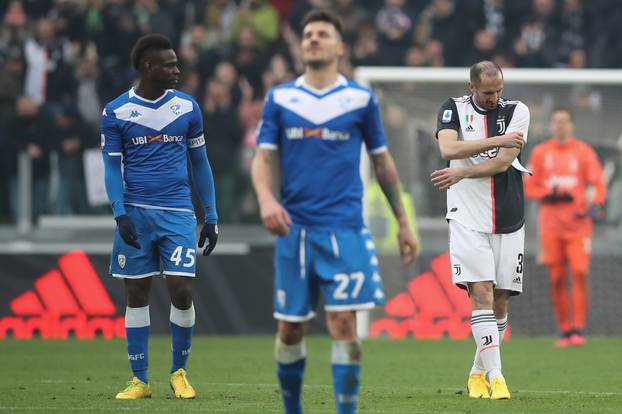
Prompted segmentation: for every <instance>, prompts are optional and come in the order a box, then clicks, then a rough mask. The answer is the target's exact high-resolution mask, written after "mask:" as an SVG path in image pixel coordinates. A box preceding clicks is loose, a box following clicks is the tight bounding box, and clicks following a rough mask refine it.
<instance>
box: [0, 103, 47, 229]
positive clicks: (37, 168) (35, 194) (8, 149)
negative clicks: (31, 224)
mask: <svg viewBox="0 0 622 414" xmlns="http://www.w3.org/2000/svg"><path fill="white" fill-rule="evenodd" d="M50 131H52V125H51V121H50V118H49V116H48V115H47V114H46V113H45V112H44V111H43V108H42V107H41V106H39V105H37V102H36V101H35V100H34V99H33V98H32V97H30V96H25V95H24V96H20V97H19V98H17V102H16V105H15V109H14V111H13V112H12V114H11V115H9V119H8V121H7V125H6V145H5V148H4V151H3V153H4V155H5V156H6V162H7V166H6V167H7V172H8V174H9V180H10V184H9V185H10V187H11V192H10V193H11V194H14V195H15V196H13V197H11V198H10V200H11V206H10V207H11V213H12V217H13V219H15V217H16V216H17V209H18V205H17V197H16V195H17V193H18V191H17V188H18V187H17V156H18V153H19V152H22V151H24V152H25V153H26V155H27V156H28V158H29V159H30V161H31V163H32V213H33V216H34V218H36V217H38V216H40V215H41V214H44V213H48V212H49V208H48V206H49V197H50V194H49V187H50V185H49V181H50V149H51V148H50V146H51V145H50V144H51V140H50V135H49V133H50Z"/></svg>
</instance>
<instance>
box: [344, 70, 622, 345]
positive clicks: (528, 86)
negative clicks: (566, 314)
mask: <svg viewBox="0 0 622 414" xmlns="http://www.w3.org/2000/svg"><path fill="white" fill-rule="evenodd" d="M503 74H504V92H503V96H504V97H507V98H508V99H518V100H521V101H523V102H524V103H525V104H526V105H527V106H528V107H529V109H530V112H531V124H530V128H529V136H528V143H527V145H526V147H525V149H524V150H523V151H522V154H521V157H522V160H523V162H524V164H526V163H527V161H528V158H529V154H530V151H531V149H532V148H533V147H534V146H535V145H536V144H537V143H539V142H542V141H543V140H545V139H547V138H548V137H549V132H548V125H549V115H550V113H551V111H552V110H553V109H555V108H557V107H565V108H568V109H570V110H571V111H572V112H573V114H574V118H575V135H576V136H578V137H580V138H581V139H583V140H585V141H587V142H588V143H590V144H591V145H592V146H593V147H594V148H595V149H596V151H597V153H598V155H599V156H600V158H601V161H602V162H603V164H604V166H605V171H606V179H607V181H608V187H609V199H608V202H607V216H606V220H605V223H603V224H599V225H598V226H597V228H596V233H595V237H594V243H593V247H594V255H595V256H597V257H598V261H599V265H598V266H596V268H594V266H593V269H592V273H593V276H594V277H592V280H594V279H596V278H599V283H601V284H602V287H603V289H604V291H603V292H599V294H602V295H604V296H603V297H602V298H601V299H602V300H603V301H605V302H606V303H609V302H610V301H611V300H614V298H613V297H609V296H612V295H613V293H611V294H609V296H607V290H608V289H611V291H613V290H616V288H615V287H614V285H613V283H614V278H613V274H615V273H616V271H615V270H614V269H616V268H617V266H619V265H621V262H622V258H621V256H622V255H621V254H620V251H619V249H617V248H615V247H614V246H620V243H621V242H622V238H621V236H620V233H621V232H620V230H622V122H621V120H622V117H621V115H620V114H622V70H610V69H584V70H583V69H518V68H508V69H504V70H503ZM355 80H356V81H357V82H359V83H361V84H362V85H365V86H368V87H370V88H372V89H373V91H374V93H375V94H376V96H377V98H378V100H379V103H380V106H381V110H382V118H383V124H384V127H385V130H386V132H387V137H388V139H389V147H390V149H391V152H392V154H393V157H394V158H395V161H396V165H397V167H398V171H399V173H400V178H401V181H402V183H403V185H404V189H405V190H406V192H407V193H408V194H409V195H410V196H411V197H412V200H413V202H414V204H415V205H416V211H417V223H418V227H419V229H420V230H421V232H422V246H423V252H422V255H421V257H420V258H419V259H418V265H419V266H421V268H417V269H418V270H416V272H421V271H425V269H426V268H425V266H427V264H426V263H424V262H425V261H426V260H428V261H429V259H430V258H431V257H434V255H437V254H440V253H442V252H443V249H445V250H446V248H447V230H446V223H445V221H444V216H445V208H446V207H445V205H446V202H445V194H444V193H442V192H439V191H437V190H436V189H435V188H434V187H433V186H432V185H431V183H430V180H429V175H430V173H431V172H432V171H433V170H435V169H438V168H442V167H443V166H445V162H444V161H443V160H442V159H441V157H440V155H439V153H438V148H437V143H436V140H435V136H434V134H435V128H436V117H437V113H438V110H439V108H440V106H441V105H442V103H443V102H444V101H445V100H446V99H447V98H449V97H458V96H462V95H467V94H469V91H468V89H467V82H468V80H469V68H407V67H359V68H357V69H356V72H355ZM372 175H373V174H371V172H370V168H369V163H368V161H366V162H365V163H364V167H363V169H362V176H363V181H364V182H365V183H366V184H367V183H368V182H369V180H370V177H371V176H372ZM536 211H537V206H536V205H535V204H533V203H530V202H528V203H527V205H526V216H527V217H526V218H527V238H526V254H527V255H529V256H530V257H531V270H532V271H533V272H541V273H542V275H538V276H537V277H538V278H539V279H541V280H538V284H537V286H535V287H534V285H533V284H532V288H533V289H536V290H540V291H538V292H535V293H534V294H535V296H534V298H533V300H532V302H533V301H536V302H537V303H538V306H537V307H535V308H534V309H536V308H538V309H539V310H541V311H544V308H543V307H544V306H546V307H547V308H546V311H547V313H551V312H552V309H551V308H550V302H549V298H548V295H549V293H548V285H547V283H548V278H547V277H546V273H545V272H544V270H543V269H541V268H540V267H539V266H536V253H537V252H536V250H537V238H536V234H537V231H536V227H535V226H536ZM365 215H366V219H367V222H368V224H371V225H370V227H371V230H372V233H374V236H375V237H377V231H376V229H374V226H373V223H370V221H369V216H368V210H367V209H365ZM397 254H398V252H397V250H395V252H381V253H380V256H381V263H382V264H383V269H382V270H383V276H384V282H385V288H386V290H387V299H390V298H391V296H392V295H394V294H395V293H396V292H399V291H400V289H402V291H403V290H404V285H405V284H406V282H408V280H410V278H411V277H414V276H415V274H408V275H404V271H403V269H400V268H399V267H398V266H392V265H389V266H388V267H387V266H385V263H383V262H386V260H384V261H383V256H384V258H385V259H386V256H392V255H393V256H394V255H397ZM389 262H392V263H395V262H396V261H395V260H393V261H391V260H389ZM422 262H423V263H422ZM600 272H603V274H602V275H600V274H598V273H600ZM609 272H610V273H611V274H608V275H605V274H604V273H609ZM601 276H602V277H601ZM593 288H594V287H593ZM593 291H594V289H593ZM529 294H531V293H529ZM524 296H525V297H526V298H528V295H524ZM617 300H619V298H618V299H617ZM521 303H522V302H521ZM532 304H533V303H532ZM599 306H600V308H599ZM606 306H609V305H607V304H604V305H603V304H597V303H595V302H593V307H596V310H594V309H593V310H592V316H594V311H596V312H597V313H600V312H602V313H603V315H604V313H605V312H604V311H603V310H602V309H605V307H606ZM599 309H600V310H599ZM607 309H608V308H607ZM379 313H382V310H379V311H372V312H371V313H369V312H359V314H358V315H357V320H358V333H359V336H361V337H366V336H367V335H368V334H369V331H368V328H369V325H370V320H371V319H373V318H374V315H378V314H379ZM527 313H529V312H527ZM370 315H371V316H370ZM603 315H601V316H602V318H600V319H597V320H596V321H595V322H594V325H595V327H596V330H597V331H598V329H600V331H599V332H601V331H602V332H604V331H605V330H606V327H605V325H606V323H608V322H611V321H610V320H608V319H607V318H606V317H604V316H603ZM545 319H546V318H545ZM534 320H535V322H536V323H540V322H539V321H538V320H537V318H534V319H533V320H532V322H533V321H534ZM523 323H524V324H523ZM514 326H515V327H517V328H518V332H519V333H520V332H525V333H532V334H539V333H543V334H544V333H546V334H552V333H553V332H554V331H551V330H552V329H554V326H555V325H554V321H553V319H552V316H550V317H549V320H545V321H541V323H540V326H537V327H536V328H534V329H531V330H529V331H528V330H527V328H525V330H524V331H521V329H522V326H525V327H527V326H528V323H527V321H521V320H518V321H516V320H515V321H514ZM601 328H602V329H601Z"/></svg>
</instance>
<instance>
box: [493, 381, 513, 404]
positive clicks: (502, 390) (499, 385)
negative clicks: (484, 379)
mask: <svg viewBox="0 0 622 414" xmlns="http://www.w3.org/2000/svg"><path fill="white" fill-rule="evenodd" d="M490 389H491V391H492V392H491V394H490V398H491V399H493V400H509V399H510V390H508V386H507V384H506V383H505V380H504V379H503V378H501V377H497V378H494V379H493V380H492V382H491V383H490Z"/></svg>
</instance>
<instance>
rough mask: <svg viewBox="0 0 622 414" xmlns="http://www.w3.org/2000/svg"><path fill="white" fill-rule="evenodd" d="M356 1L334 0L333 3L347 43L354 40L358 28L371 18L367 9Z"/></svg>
mask: <svg viewBox="0 0 622 414" xmlns="http://www.w3.org/2000/svg"><path fill="white" fill-rule="evenodd" d="M357 3H358V2H356V1H355V0H334V5H333V10H334V11H335V12H336V13H337V14H338V15H339V17H340V18H341V22H342V24H343V38H344V40H345V41H346V43H349V44H352V43H353V42H354V40H355V39H356V37H357V33H358V32H359V30H360V28H361V27H362V26H363V25H365V24H368V23H370V20H371V16H370V13H369V11H368V10H366V9H365V8H364V7H363V6H361V5H360V4H357Z"/></svg>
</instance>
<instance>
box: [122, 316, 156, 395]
mask: <svg viewBox="0 0 622 414" xmlns="http://www.w3.org/2000/svg"><path fill="white" fill-rule="evenodd" d="M149 325H150V320H149V306H148V305H147V306H144V307H142V308H130V307H126V308H125V335H126V337H127V357H128V359H129V361H130V367H131V368H132V372H133V373H134V376H135V377H137V378H138V379H139V380H141V381H142V382H144V383H148V382H149V378H148V376H147V367H148V365H149V364H148V348H149Z"/></svg>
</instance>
